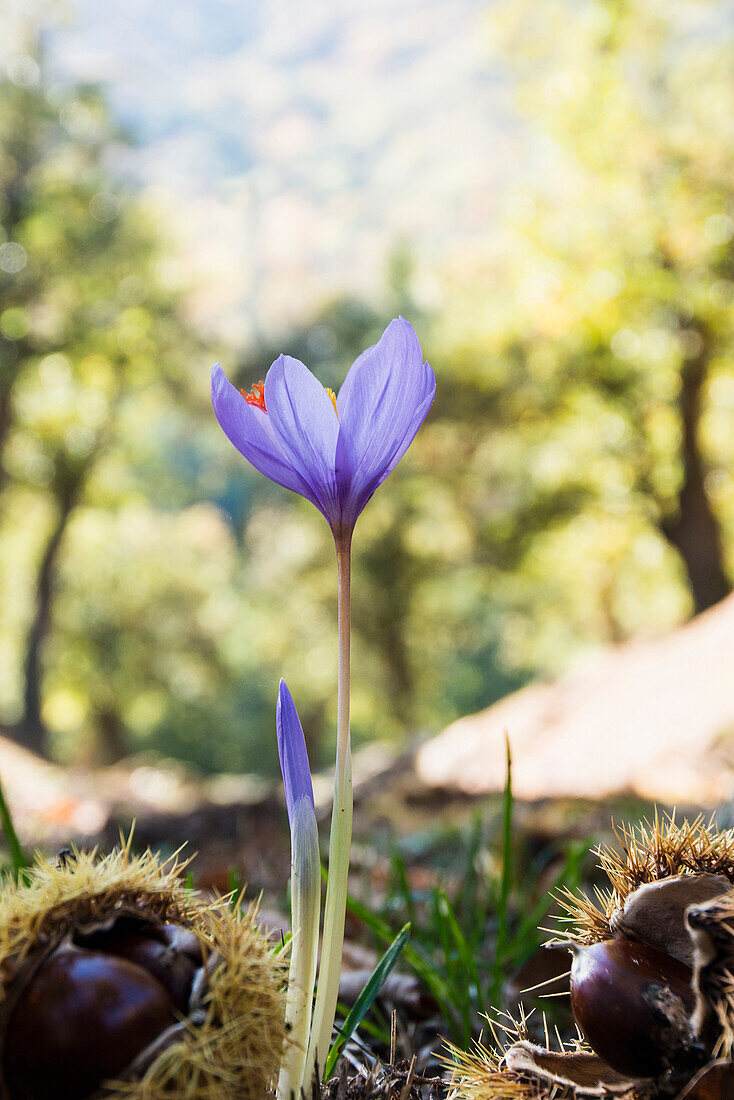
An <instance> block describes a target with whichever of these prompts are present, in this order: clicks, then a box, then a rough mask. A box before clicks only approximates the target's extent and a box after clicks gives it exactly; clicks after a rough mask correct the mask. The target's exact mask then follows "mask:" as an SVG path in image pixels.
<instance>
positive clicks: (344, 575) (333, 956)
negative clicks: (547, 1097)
mask: <svg viewBox="0 0 734 1100" xmlns="http://www.w3.org/2000/svg"><path fill="white" fill-rule="evenodd" d="M334 541H335V543H336V560H337V570H338V586H339V598H338V620H339V622H338V629H339V681H338V690H337V724H336V768H335V771H334V806H333V809H332V811H331V835H330V836H329V881H328V885H327V887H326V904H325V908H324V933H323V938H322V942H321V967H320V970H319V982H318V988H317V992H316V1006H315V1008H314V1017H313V1027H312V1030H311V1042H310V1044H309V1048H308V1057H307V1059H306V1074H305V1077H304V1080H305V1081H306V1082H309V1083H310V1081H311V1079H312V1077H313V1072H314V1068H315V1066H316V1065H318V1067H319V1072H323V1068H324V1064H325V1062H326V1056H327V1054H328V1053H329V1045H330V1041H331V1031H332V1028H333V1026H334V1017H335V1016H336V1002H337V999H338V996H339V976H340V973H341V963H342V948H343V946H344V917H345V914H346V908H347V876H348V873H349V850H350V847H351V843H352V810H353V805H352V751H351V745H350V739H349V677H350V631H351V588H350V586H351V541H352V535H351V531H350V532H348V533H347V534H346V535H341V534H340V535H336V536H335V539H334Z"/></svg>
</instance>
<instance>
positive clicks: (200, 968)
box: [0, 842, 285, 1100]
mask: <svg viewBox="0 0 734 1100" xmlns="http://www.w3.org/2000/svg"><path fill="white" fill-rule="evenodd" d="M184 866H185V865H184V864H182V863H181V862H179V861H177V860H176V859H175V858H174V859H173V860H171V861H168V862H162V861H161V860H160V859H159V857H158V856H156V855H155V854H153V853H151V852H146V853H144V854H143V855H142V856H139V857H135V856H133V855H132V854H131V850H130V844H129V842H128V843H127V844H126V845H124V846H123V847H122V848H120V849H119V850H116V851H114V852H112V853H111V854H110V855H108V856H106V857H104V858H101V859H100V858H97V856H96V855H95V853H84V852H74V853H73V854H72V856H71V858H69V859H67V860H66V861H65V862H64V863H63V865H58V864H56V863H53V862H49V861H47V860H44V859H41V858H39V859H38V860H37V861H36V864H35V865H34V867H33V868H32V870H31V872H30V874H29V877H28V881H27V882H24V883H21V884H19V885H15V884H14V883H12V882H9V881H6V882H5V883H3V884H2V887H1V888H0V993H1V995H2V1002H1V1003H0V1066H1V1079H0V1096H2V1097H3V1100H41V1098H43V1100H46V1098H48V1097H51V1096H53V1097H54V1098H55V1100H102V1098H104V1097H110V1098H111V1097H113V1096H116V1097H119V1098H124V1100H143V1098H145V1100H164V1098H165V1100H170V1097H171V1096H176V1097H177V1098H180V1100H262V1098H263V1096H265V1095H266V1094H267V1092H268V1090H269V1089H270V1088H272V1087H273V1085H274V1083H275V1080H276V1078H277V1070H278V1064H279V1061H280V1056H281V1052H282V1047H283V1041H284V1021H283V1014H284V1013H283V1008H284V1005H283V985H284V977H285V975H284V970H283V962H282V960H281V959H280V958H278V957H274V956H273V954H272V952H271V950H270V947H269V945H268V943H267V941H266V939H265V938H264V937H263V936H262V935H261V933H260V932H259V931H258V929H257V927H256V924H255V915H254V913H253V912H252V911H248V912H246V913H240V912H237V913H234V912H233V911H232V909H231V906H230V905H229V903H228V902H226V901H222V900H220V901H216V902H214V903H210V902H208V901H206V900H204V899H202V898H201V897H199V896H198V895H196V894H195V893H193V892H192V891H189V890H187V889H186V888H185V886H184V883H183V881H182V871H183V869H184Z"/></svg>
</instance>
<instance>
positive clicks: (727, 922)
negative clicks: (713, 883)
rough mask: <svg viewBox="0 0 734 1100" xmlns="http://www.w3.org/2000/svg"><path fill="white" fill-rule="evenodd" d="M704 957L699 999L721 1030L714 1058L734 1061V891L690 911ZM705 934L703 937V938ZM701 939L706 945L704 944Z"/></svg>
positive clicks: (698, 970) (700, 966)
mask: <svg viewBox="0 0 734 1100" xmlns="http://www.w3.org/2000/svg"><path fill="white" fill-rule="evenodd" d="M688 920H689V927H690V928H691V929H692V930H693V934H694V936H695V937H696V939H697V941H698V943H699V946H700V952H701V957H700V961H699V963H698V964H697V966H696V981H697V985H698V989H699V997H700V998H702V999H703V998H705V1000H704V1001H703V1003H705V1004H708V1006H710V1011H711V1012H712V1013H713V1016H714V1019H715V1021H716V1028H717V1031H718V1039H717V1041H716V1044H715V1046H714V1049H713V1053H712V1056H713V1057H714V1058H726V1059H728V1060H730V1061H731V1060H732V1058H734V891H732V892H731V893H729V894H725V895H723V896H722V897H720V898H715V899H714V900H713V901H710V902H708V904H706V905H702V906H697V907H695V908H694V909H692V910H689V915H688ZM701 933H703V937H701ZM701 939H702V940H703V942H701Z"/></svg>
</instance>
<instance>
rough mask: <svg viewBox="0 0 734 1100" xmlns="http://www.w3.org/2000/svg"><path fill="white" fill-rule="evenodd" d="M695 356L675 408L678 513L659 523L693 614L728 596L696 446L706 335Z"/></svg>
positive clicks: (706, 357)
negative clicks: (679, 566)
mask: <svg viewBox="0 0 734 1100" xmlns="http://www.w3.org/2000/svg"><path fill="white" fill-rule="evenodd" d="M699 335H700V336H701V337H702V339H703V343H702V348H701V351H700V352H699V354H698V355H697V356H696V357H695V358H694V359H691V360H689V361H688V362H687V363H686V365H685V367H684V369H683V375H682V380H681V391H680V398H679V409H680V415H681V426H682V432H683V442H682V455H681V457H682V461H683V486H682V488H681V491H680V495H679V498H678V514H677V515H676V516H675V517H674V518H673V519H670V520H668V521H666V522H665V523H664V524H663V528H662V529H663V533H664V534H665V536H666V538H667V539H668V540H669V542H670V543H671V544H672V545H673V546H674V547H675V548H676V550H677V551H678V553H679V554H680V556H681V557H682V559H683V562H684V564H685V567H686V570H687V572H688V579H689V582H690V585H691V592H692V594H693V602H694V605H695V608H696V612H699V611H705V610H706V608H707V607H712V606H713V604H715V603H718V602H719V600H723V599H724V597H725V596H728V594H729V592H730V591H731V584H730V582H729V579H728V577H727V575H726V572H725V570H724V558H723V552H722V546H721V531H720V528H719V523H718V520H717V519H716V516H715V515H714V513H713V512H712V510H711V505H710V503H709V499H708V496H707V494H706V487H705V481H704V469H703V463H702V461H701V452H700V449H699V443H698V430H699V423H700V419H701V393H702V390H703V386H704V383H705V381H706V375H707V371H708V365H709V355H710V349H709V346H708V341H707V339H706V333H705V332H699Z"/></svg>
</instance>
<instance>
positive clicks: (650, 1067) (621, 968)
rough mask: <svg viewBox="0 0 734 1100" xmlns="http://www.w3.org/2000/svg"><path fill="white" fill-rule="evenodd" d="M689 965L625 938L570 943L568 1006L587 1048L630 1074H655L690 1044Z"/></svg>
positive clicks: (664, 1069)
mask: <svg viewBox="0 0 734 1100" xmlns="http://www.w3.org/2000/svg"><path fill="white" fill-rule="evenodd" d="M694 1004H695V997H694V994H693V990H692V987H691V971H690V970H689V969H688V967H687V966H685V964H684V963H682V962H679V961H678V960H677V959H674V958H671V956H670V955H666V954H665V953H664V952H663V951H659V950H657V948H654V947H648V946H646V945H644V944H639V943H633V942H631V941H629V940H604V941H602V942H600V943H594V944H591V945H590V946H588V947H579V948H575V949H574V960H573V966H572V968H571V1008H572V1009H573V1014H574V1016H575V1018H576V1022H577V1023H578V1025H579V1027H580V1029H581V1031H582V1032H583V1034H584V1037H585V1038H586V1040H587V1042H588V1043H589V1045H590V1046H591V1048H592V1049H593V1050H594V1051H595V1052H596V1053H597V1054H598V1055H599V1057H600V1058H602V1059H603V1060H604V1061H605V1062H606V1063H607V1064H608V1065H609V1066H611V1068H612V1069H615V1070H617V1072H618V1073H623V1074H625V1075H627V1076H629V1077H657V1076H659V1075H660V1074H662V1073H664V1072H665V1071H666V1069H667V1068H668V1067H669V1066H670V1064H671V1062H674V1061H675V1060H676V1056H679V1055H681V1053H682V1052H684V1051H686V1049H687V1048H689V1047H690V1045H691V1042H692V1039H691V1033H690V1027H689V1024H688V1021H689V1018H690V1014H691V1012H692V1011H693V1008H694Z"/></svg>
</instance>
